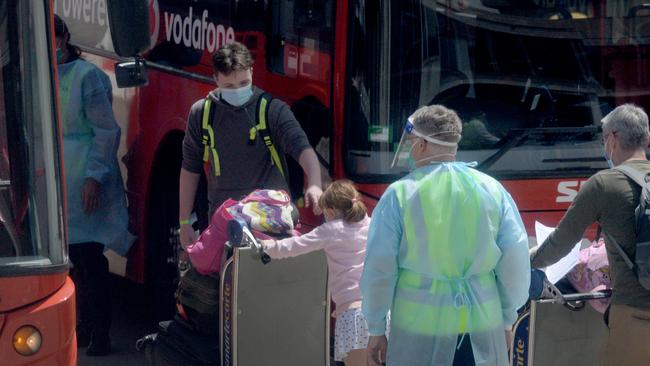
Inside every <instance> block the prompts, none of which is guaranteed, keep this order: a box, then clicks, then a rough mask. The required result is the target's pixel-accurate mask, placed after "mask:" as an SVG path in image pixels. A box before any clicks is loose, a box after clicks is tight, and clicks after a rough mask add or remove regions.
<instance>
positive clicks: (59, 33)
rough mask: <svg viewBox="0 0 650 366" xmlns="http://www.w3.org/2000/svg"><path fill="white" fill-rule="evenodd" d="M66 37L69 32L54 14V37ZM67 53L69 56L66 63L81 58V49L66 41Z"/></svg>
mask: <svg viewBox="0 0 650 366" xmlns="http://www.w3.org/2000/svg"><path fill="white" fill-rule="evenodd" d="M66 35H70V30H69V29H68V26H67V25H66V24H65V22H64V21H63V19H61V17H59V16H58V15H56V14H54V36H56V37H59V38H63V37H65V36H66ZM67 48H68V53H69V54H70V59H69V60H68V61H73V60H76V59H78V58H80V57H81V49H80V48H79V47H77V46H74V45H71V44H70V40H69V39H68V43H67Z"/></svg>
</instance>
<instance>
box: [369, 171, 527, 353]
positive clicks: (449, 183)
mask: <svg viewBox="0 0 650 366" xmlns="http://www.w3.org/2000/svg"><path fill="white" fill-rule="evenodd" d="M529 283H530V261H529V258H528V238H527V235H526V231H525V229H524V226H523V223H522V221H521V218H520V216H519V212H518V211H517V207H516V206H515V203H514V202H513V200H512V198H511V197H510V195H509V194H508V193H507V192H506V190H505V189H504V188H503V186H501V184H499V182H497V181H496V180H494V179H493V178H491V177H489V176H487V175H485V174H483V173H481V172H479V171H477V170H475V169H472V168H471V166H469V165H468V164H464V163H440V164H432V165H428V166H425V167H421V168H419V169H417V170H416V171H414V172H413V173H411V174H410V175H408V176H406V177H405V178H403V179H401V180H399V181H397V182H395V183H394V184H392V185H391V186H390V187H389V188H388V189H387V190H386V192H385V193H384V195H383V196H382V197H381V200H380V201H379V203H378V205H377V207H376V208H375V210H374V212H373V215H372V222H371V225H370V229H369V233H368V243H367V248H366V260H365V265H364V272H363V275H362V278H361V292H362V295H363V311H364V315H365V316H366V320H367V322H368V330H369V332H370V334H371V335H381V334H383V333H384V330H385V327H386V320H385V319H386V314H387V312H388V311H389V310H390V312H391V313H390V314H391V320H390V321H391V324H390V328H391V332H390V338H389V344H388V351H387V364H388V365H391V366H392V365H405V366H406V365H408V366H418V365H427V366H430V365H437V366H446V365H451V364H452V362H453V359H454V354H455V351H456V347H457V343H458V337H459V335H462V334H468V336H469V337H470V340H471V344H472V349H473V354H474V359H475V362H476V365H484V366H488V365H489V366H505V365H507V363H508V358H507V352H506V343H505V332H504V331H505V330H506V329H509V328H510V327H511V326H512V324H513V323H514V321H515V320H516V317H517V309H518V308H519V307H521V306H522V305H523V304H524V303H525V302H526V300H527V298H528V287H529Z"/></svg>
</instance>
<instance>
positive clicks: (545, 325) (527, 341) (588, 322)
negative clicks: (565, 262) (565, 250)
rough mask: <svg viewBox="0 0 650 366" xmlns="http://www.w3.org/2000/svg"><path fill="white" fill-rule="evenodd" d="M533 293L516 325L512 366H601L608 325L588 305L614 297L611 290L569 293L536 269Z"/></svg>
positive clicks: (533, 274) (532, 277)
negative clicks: (602, 345) (564, 292)
mask: <svg viewBox="0 0 650 366" xmlns="http://www.w3.org/2000/svg"><path fill="white" fill-rule="evenodd" d="M530 292H531V294H530V301H529V302H528V304H526V306H525V307H524V309H523V311H520V315H519V318H518V319H517V322H516V323H515V325H514V330H513V335H514V337H513V338H514V339H513V343H512V345H511V348H510V350H511V351H510V365H511V366H544V365H554V366H564V365H566V366H580V365H585V366H592V365H597V364H598V356H599V352H600V346H601V344H602V341H603V340H604V338H605V336H606V334H607V327H606V326H605V323H604V321H603V317H602V315H601V314H600V313H599V312H597V311H596V310H594V309H593V308H592V307H591V306H585V305H586V301H588V300H596V299H602V298H608V297H610V296H611V294H612V292H611V290H605V291H601V292H590V293H577V294H566V295H565V294H562V292H560V290H558V288H557V287H556V286H555V285H553V284H552V283H551V282H549V281H548V279H547V278H546V275H545V274H544V272H542V271H539V270H533V271H532V273H531V291H530Z"/></svg>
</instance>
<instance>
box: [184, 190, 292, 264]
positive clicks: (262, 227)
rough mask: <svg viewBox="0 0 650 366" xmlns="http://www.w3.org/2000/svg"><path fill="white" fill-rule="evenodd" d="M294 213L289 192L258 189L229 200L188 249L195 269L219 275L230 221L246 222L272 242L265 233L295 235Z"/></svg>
mask: <svg viewBox="0 0 650 366" xmlns="http://www.w3.org/2000/svg"><path fill="white" fill-rule="evenodd" d="M293 210H294V208H293V206H292V205H291V198H290V197H289V195H288V194H287V193H286V192H285V191H276V190H269V189H258V190H255V191H254V192H252V193H251V194H249V195H248V196H246V197H245V198H244V199H242V200H240V201H235V200H232V199H228V200H226V201H225V202H224V203H223V204H221V206H219V208H218V209H217V210H216V211H215V212H214V214H213V215H212V218H211V219H210V224H209V225H208V227H207V228H206V229H205V230H203V232H202V233H201V235H200V236H199V238H198V239H197V240H196V241H195V242H194V243H193V244H192V245H190V246H188V247H187V252H188V254H189V257H190V261H191V262H192V265H193V266H194V268H196V270H197V271H199V273H201V274H204V275H206V274H210V273H215V272H219V270H220V269H221V256H222V255H223V249H224V246H225V244H226V241H228V222H229V221H230V220H234V219H240V220H243V221H245V222H246V223H247V224H248V227H249V228H250V229H251V230H252V232H253V234H255V236H256V237H258V238H261V239H268V238H270V236H268V235H265V234H264V233H271V234H281V235H282V234H288V235H294V230H293V229H294V224H293Z"/></svg>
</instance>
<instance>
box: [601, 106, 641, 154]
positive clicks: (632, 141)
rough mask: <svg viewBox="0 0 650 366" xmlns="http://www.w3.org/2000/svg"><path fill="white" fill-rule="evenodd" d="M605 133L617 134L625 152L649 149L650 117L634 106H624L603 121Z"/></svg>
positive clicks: (610, 113)
mask: <svg viewBox="0 0 650 366" xmlns="http://www.w3.org/2000/svg"><path fill="white" fill-rule="evenodd" d="M601 122H602V125H603V131H606V132H616V136H617V137H618V138H619V141H620V143H621V146H622V147H623V149H624V150H637V149H645V148H647V147H648V138H649V137H650V131H649V130H648V115H647V114H646V113H645V111H644V110H643V108H641V107H637V106H635V105H634V104H629V103H628V104H623V105H621V106H618V107H616V108H615V109H614V110H613V111H611V112H609V113H608V114H607V115H606V116H605V117H603V119H602V120H601Z"/></svg>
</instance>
